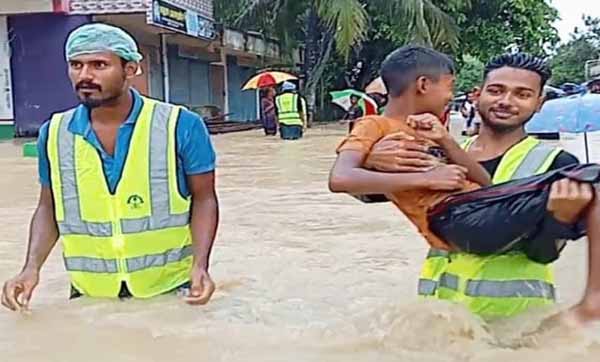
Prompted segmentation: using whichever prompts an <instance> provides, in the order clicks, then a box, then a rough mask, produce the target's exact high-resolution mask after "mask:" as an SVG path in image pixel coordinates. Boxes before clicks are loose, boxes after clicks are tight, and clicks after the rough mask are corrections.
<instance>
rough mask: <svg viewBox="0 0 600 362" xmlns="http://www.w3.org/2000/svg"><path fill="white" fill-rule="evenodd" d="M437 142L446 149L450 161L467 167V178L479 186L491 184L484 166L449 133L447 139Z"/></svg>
mask: <svg viewBox="0 0 600 362" xmlns="http://www.w3.org/2000/svg"><path fill="white" fill-rule="evenodd" d="M446 133H447V132H446ZM438 142H439V144H440V146H441V147H442V148H443V149H444V150H445V151H446V154H447V155H448V158H449V159H450V161H452V163H454V164H456V165H460V166H463V167H464V168H466V169H467V178H468V179H469V180H471V181H474V182H476V183H478V184H479V185H481V186H489V185H491V184H492V178H491V177H490V174H489V173H488V172H487V171H486V170H485V168H483V166H481V165H480V164H479V162H477V161H475V160H474V159H472V158H471V157H470V156H469V155H468V154H467V152H466V151H465V150H463V149H462V147H460V145H459V144H458V143H456V141H455V140H454V139H453V138H452V137H451V136H450V135H448V139H445V140H440V141H438Z"/></svg>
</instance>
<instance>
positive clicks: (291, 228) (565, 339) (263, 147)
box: [0, 126, 600, 362]
mask: <svg viewBox="0 0 600 362" xmlns="http://www.w3.org/2000/svg"><path fill="white" fill-rule="evenodd" d="M344 130H345V127H343V126H333V127H323V128H315V129H311V130H309V131H308V134H307V136H306V137H305V138H304V139H303V140H302V141H299V142H285V143H284V142H281V141H280V140H278V139H274V138H265V137H264V136H263V135H262V134H261V133H260V132H258V131H252V132H245V133H238V134H228V135H219V136H214V138H213V140H214V144H215V146H216V149H217V151H218V156H219V160H218V192H219V198H220V203H221V215H222V219H221V220H222V221H221V225H220V230H219V234H218V238H217V241H216V244H215V248H214V252H213V258H212V269H211V273H212V275H213V278H214V279H215V281H216V283H217V284H218V290H217V292H216V293H215V295H214V297H213V300H212V301H211V303H210V304H209V305H207V306H204V307H191V306H187V305H185V304H184V303H183V302H182V301H181V300H180V299H179V298H178V297H177V296H163V297H158V298H156V299H153V300H150V301H107V300H85V299H81V300H77V301H71V302H69V301H68V300H67V296H68V285H69V283H68V279H67V275H66V273H65V271H64V269H63V266H62V262H61V258H60V249H59V248H57V250H55V251H54V253H53V254H52V256H51V257H50V259H49V260H48V262H47V264H46V266H45V267H44V269H43V272H42V282H41V286H40V287H39V288H38V290H37V292H36V294H35V295H34V299H33V301H32V312H31V313H29V314H27V315H20V314H13V313H9V312H7V311H4V310H3V311H0V361H1V362H17V361H18V362H38V361H39V362H80V361H86V362H104V361H110V362H129V361H143V362H151V361H152V362H154V361H156V362H159V361H160V362H162V361H169V362H180V361H181V362H184V361H185V362H188V361H192V360H193V361H245V362H253V361H325V362H327V361H349V362H351V361H384V362H385V361H408V362H410V361H434V362H437V361H439V362H450V361H452V362H454V361H492V362H506V361H511V362H519V361H527V362H531V361H544V362H554V361H557V362H558V361H590V362H591V361H594V362H597V361H599V360H600V327H599V326H596V327H595V328H592V329H591V330H589V331H577V332H576V331H569V330H565V329H563V328H557V329H549V330H545V331H542V332H541V333H535V334H530V333H531V331H533V330H535V329H536V328H537V327H538V325H539V321H540V320H541V319H542V318H544V317H545V316H548V315H549V314H550V313H552V311H539V312H536V313H531V314H528V315H525V316H522V317H520V318H518V319H515V320H510V321H505V322H502V323H499V324H494V325H489V324H485V323H483V322H481V321H480V320H478V319H477V318H476V317H474V316H472V315H470V314H469V313H468V312H466V311H465V310H464V309H463V308H461V307H460V306H454V305H450V304H446V303H441V302H438V303H433V302H423V301H420V300H419V299H418V298H417V297H416V295H415V294H416V280H417V276H418V270H419V267H420V264H421V262H422V261H423V259H424V256H425V253H426V245H425V242H424V241H422V240H421V238H420V237H419V236H418V235H417V233H416V232H415V230H414V229H413V227H412V226H411V225H409V224H408V222H407V221H406V219H405V218H404V217H403V216H402V215H400V214H399V213H398V212H397V211H396V210H394V208H393V207H392V206H390V205H385V204H383V205H382V204H378V205H365V204H361V203H359V202H358V201H355V200H354V199H352V198H351V197H349V196H344V195H334V194H331V193H329V191H328V189H327V176H328V172H329V168H330V166H331V164H332V162H333V159H334V149H335V146H336V143H337V142H338V141H339V140H340V138H341V137H342V136H343V135H344ZM0 170H1V173H0V175H1V176H0V220H1V221H0V223H1V224H0V225H1V227H0V279H1V280H2V281H4V280H5V279H7V278H9V277H11V276H12V275H14V273H16V272H17V271H18V270H19V268H20V267H21V265H22V261H23V255H24V251H25V247H26V240H27V229H28V222H29V218H30V217H31V214H32V213H33V210H34V207H35V204H36V199H37V194H38V185H37V174H36V161H35V160H24V159H23V158H22V157H21V156H20V148H19V147H18V146H17V145H16V144H13V143H3V144H0ZM585 270H586V264H585V241H581V242H578V243H573V244H572V245H571V246H570V247H569V248H568V250H567V251H566V252H565V254H564V255H563V257H562V259H561V260H560V262H559V263H558V264H557V277H558V287H559V298H560V302H561V303H562V304H563V305H569V304H570V303H573V302H574V301H576V300H577V299H578V298H579V296H580V293H581V291H582V288H583V283H584V273H585Z"/></svg>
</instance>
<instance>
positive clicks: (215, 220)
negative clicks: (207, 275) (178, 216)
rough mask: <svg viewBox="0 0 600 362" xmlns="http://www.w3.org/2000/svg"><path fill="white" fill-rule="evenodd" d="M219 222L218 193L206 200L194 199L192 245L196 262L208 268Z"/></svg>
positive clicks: (205, 268)
mask: <svg viewBox="0 0 600 362" xmlns="http://www.w3.org/2000/svg"><path fill="white" fill-rule="evenodd" d="M218 224H219V203H218V201H217V198H216V195H214V197H210V198H207V199H204V200H192V222H191V230H192V246H193V249H194V263H195V264H196V265H197V266H199V267H201V268H203V269H204V270H208V266H209V262H210V253H211V251H212V246H213V243H214V241H215V235H216V233H217V226H218Z"/></svg>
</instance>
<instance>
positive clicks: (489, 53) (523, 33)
mask: <svg viewBox="0 0 600 362" xmlns="http://www.w3.org/2000/svg"><path fill="white" fill-rule="evenodd" d="M453 16H455V17H456V18H457V19H458V20H457V23H458V26H459V27H460V29H461V31H460V35H459V36H460V40H461V42H460V47H459V48H460V52H461V53H462V54H470V55H472V56H474V57H476V58H479V59H481V60H482V61H484V62H486V61H487V60H489V59H490V58H492V57H494V56H497V55H498V54H501V53H503V52H506V51H507V50H508V49H509V48H510V47H511V46H514V47H518V48H519V49H520V50H522V51H526V52H530V53H533V54H538V55H546V53H547V49H549V48H551V47H552V46H554V45H556V44H557V43H558V41H559V37H558V32H557V30H556V29H555V28H554V26H553V23H554V22H555V21H556V20H558V18H559V16H558V11H557V10H556V9H555V8H554V7H552V6H551V4H550V3H549V1H547V0H492V1H490V0H473V1H471V6H470V7H469V8H466V9H465V8H462V9H460V11H459V13H454V15H453Z"/></svg>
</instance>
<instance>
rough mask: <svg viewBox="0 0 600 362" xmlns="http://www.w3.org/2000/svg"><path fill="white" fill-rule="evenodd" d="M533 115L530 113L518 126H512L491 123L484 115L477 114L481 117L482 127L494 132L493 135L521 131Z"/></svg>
mask: <svg viewBox="0 0 600 362" xmlns="http://www.w3.org/2000/svg"><path fill="white" fill-rule="evenodd" d="M534 115H535V113H532V114H531V115H530V116H529V117H528V118H527V119H526V120H524V121H523V122H521V123H520V124H517V125H512V124H501V123H495V122H491V121H490V120H489V119H487V118H486V116H485V115H483V114H481V113H479V116H480V117H481V123H482V124H483V125H485V126H486V127H487V128H489V129H491V130H492V131H494V133H511V132H514V131H516V130H518V129H521V128H523V127H525V125H526V124H527V122H529V121H530V120H531V119H532V118H533V116H534Z"/></svg>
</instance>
